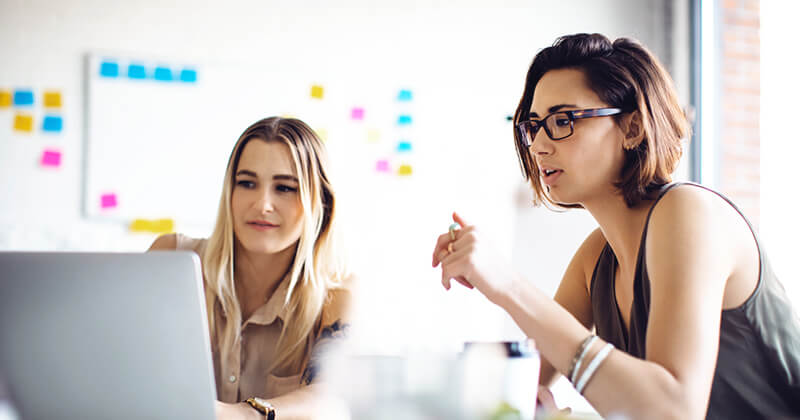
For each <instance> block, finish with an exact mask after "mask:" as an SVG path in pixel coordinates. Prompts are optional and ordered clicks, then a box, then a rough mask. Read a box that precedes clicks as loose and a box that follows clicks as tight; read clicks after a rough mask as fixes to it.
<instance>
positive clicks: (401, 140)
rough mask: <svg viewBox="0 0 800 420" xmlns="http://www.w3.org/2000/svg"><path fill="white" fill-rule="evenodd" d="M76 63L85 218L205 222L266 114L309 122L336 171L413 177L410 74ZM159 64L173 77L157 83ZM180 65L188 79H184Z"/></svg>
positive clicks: (101, 59)
mask: <svg viewBox="0 0 800 420" xmlns="http://www.w3.org/2000/svg"><path fill="white" fill-rule="evenodd" d="M85 68H86V73H85V77H86V84H87V95H86V114H85V115H86V148H85V150H86V152H85V153H86V165H85V167H86V169H85V170H86V173H85V188H84V201H83V205H84V212H85V214H86V215H87V216H89V217H92V218H104V219H110V220H118V221H130V220H132V219H139V218H144V219H155V218H170V219H174V220H176V221H177V222H178V223H181V224H184V225H186V224H200V225H210V224H211V223H213V221H214V220H215V217H216V212H217V208H218V202H219V197H220V193H221V189H222V180H223V177H224V172H225V166H226V164H227V160H228V157H229V155H230V152H231V149H232V147H233V145H234V143H235V142H236V140H237V139H238V137H239V135H240V134H241V132H242V131H244V129H245V128H246V127H247V126H249V125H250V124H252V123H253V122H255V121H257V120H259V119H261V118H265V117H269V116H274V115H279V116H294V117H297V118H300V119H302V120H304V121H305V122H307V123H308V124H309V125H311V126H312V128H314V129H315V130H317V132H318V133H319V134H320V135H321V136H322V137H323V139H324V140H325V141H326V143H327V146H328V149H329V151H330V153H331V154H332V155H340V156H341V157H340V158H337V159H336V160H338V161H339V163H340V165H338V167H339V169H340V172H342V173H341V175H340V177H341V178H352V179H354V180H357V181H359V182H363V181H365V180H371V181H372V182H377V183H378V185H377V187H378V188H381V189H384V188H385V187H386V186H387V185H392V183H393V182H397V180H396V179H395V178H406V179H408V180H405V181H403V180H401V181H399V182H401V183H408V182H413V181H412V179H413V178H414V177H415V176H418V175H417V172H419V171H420V167H419V166H416V165H415V160H416V157H415V156H417V155H418V154H419V152H418V149H419V148H420V143H419V142H417V141H415V140H416V139H415V137H414V136H415V133H416V131H417V130H416V128H415V120H416V119H417V118H418V116H417V115H415V101H416V100H417V97H418V96H419V95H420V92H419V90H416V89H414V86H413V83H411V82H410V81H405V82H402V81H397V82H389V81H387V80H385V79H380V80H378V79H376V80H374V81H372V82H367V83H365V82H363V81H359V80H347V78H345V77H341V78H336V77H320V76H314V75H304V74H302V73H301V72H298V71H296V70H295V69H291V71H287V70H286V67H283V69H281V66H276V67H266V68H265V66H263V65H261V66H255V65H252V64H247V63H200V64H198V63H185V62H181V61H175V60H172V61H168V60H153V59H141V58H131V57H124V56H116V55H109V54H104V55H99V54H98V55H90V56H88V57H87V60H86V66H85ZM109 69H112V70H111V71H109ZM159 69H160V70H159ZM164 69H167V70H166V71H170V72H171V73H170V74H171V78H172V80H160V79H163V77H159V74H158V72H159V71H162V74H161V76H163V71H165V70H164ZM186 70H188V71H190V72H191V74H192V75H193V77H192V78H190V79H189V80H188V81H183V80H181V77H180V75H181V74H182V72H184V71H186ZM409 171H410V174H409ZM422 173H424V170H423V171H422ZM390 189H391V188H390Z"/></svg>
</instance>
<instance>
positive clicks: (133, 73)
mask: <svg viewBox="0 0 800 420" xmlns="http://www.w3.org/2000/svg"><path fill="white" fill-rule="evenodd" d="M146 77H147V71H146V70H145V68H144V66H143V65H141V64H129V65H128V78H129V79H144V78H146Z"/></svg>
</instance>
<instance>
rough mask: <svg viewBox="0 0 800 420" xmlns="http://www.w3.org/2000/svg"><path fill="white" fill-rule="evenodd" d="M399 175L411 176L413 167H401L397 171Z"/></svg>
mask: <svg viewBox="0 0 800 420" xmlns="http://www.w3.org/2000/svg"><path fill="white" fill-rule="evenodd" d="M397 175H401V176H409V175H411V165H400V167H399V168H398V169H397Z"/></svg>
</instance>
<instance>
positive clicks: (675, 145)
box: [514, 34, 691, 207]
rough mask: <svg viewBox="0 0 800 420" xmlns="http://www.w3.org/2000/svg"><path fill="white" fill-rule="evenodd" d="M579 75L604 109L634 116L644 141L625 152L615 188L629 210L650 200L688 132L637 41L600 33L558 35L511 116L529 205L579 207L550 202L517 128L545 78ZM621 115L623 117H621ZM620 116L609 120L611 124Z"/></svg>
mask: <svg viewBox="0 0 800 420" xmlns="http://www.w3.org/2000/svg"><path fill="white" fill-rule="evenodd" d="M565 68H570V69H577V70H580V71H581V72H582V73H583V74H584V76H585V77H586V80H587V82H588V85H589V88H591V89H592V90H593V91H594V92H595V93H596V94H597V95H598V96H599V97H600V99H601V100H602V101H603V102H605V103H607V104H608V106H610V107H614V108H620V109H622V110H624V111H627V112H633V111H639V113H640V114H641V117H642V118H641V120H642V129H643V131H644V136H643V137H642V140H641V142H639V143H638V144H635V145H632V146H633V147H631V148H630V149H629V150H627V149H626V151H625V163H624V165H623V167H622V172H621V173H620V177H619V181H618V182H617V183H616V184H615V186H616V187H617V188H618V189H619V190H620V193H621V194H622V196H623V197H624V198H625V202H626V203H627V205H628V206H629V207H633V206H635V205H636V204H638V203H640V202H641V201H642V200H646V199H652V198H655V197H654V194H656V192H657V191H658V190H659V189H660V187H661V186H662V185H664V184H667V183H669V182H671V180H672V172H673V171H674V170H675V167H676V166H677V164H678V161H679V160H680V157H681V153H682V147H681V140H682V139H683V138H685V137H687V136H688V135H689V134H690V132H691V128H690V126H689V122H688V121H687V119H686V116H685V115H684V112H683V110H682V109H681V107H680V105H679V104H678V95H677V93H676V92H675V88H674V86H673V82H672V78H671V77H670V76H669V74H668V73H667V72H666V70H664V68H663V67H662V65H661V63H659V61H658V59H657V58H656V57H655V56H654V55H653V54H652V53H650V51H648V50H647V49H646V48H645V47H644V46H642V45H641V44H640V43H639V42H637V41H635V40H633V39H629V38H618V39H616V40H615V41H613V42H612V41H611V40H609V39H608V38H606V37H605V36H604V35H601V34H575V35H568V36H562V37H560V38H558V39H556V41H555V42H554V43H553V45H552V46H550V47H547V48H545V49H543V50H541V51H539V53H538V54H536V56H535V57H534V58H533V62H532V63H531V66H530V68H529V69H528V75H527V77H526V79H525V90H524V91H523V93H522V99H520V101H519V106H518V107H517V111H516V113H515V114H514V139H515V141H516V148H517V155H518V157H519V160H520V165H521V167H522V173H523V175H524V176H525V179H527V180H530V182H531V186H532V187H533V191H534V197H533V202H534V205H540V204H542V203H546V204H552V205H555V206H557V207H581V206H580V205H567V204H563V203H556V202H554V201H553V200H552V199H551V198H550V197H549V196H548V195H547V194H546V192H545V190H544V187H543V186H542V183H541V180H540V179H539V175H538V174H539V168H538V167H537V164H536V160H535V159H532V158H531V156H530V154H529V152H528V147H527V146H526V145H525V142H523V139H522V138H521V134H520V133H519V130H517V129H516V127H517V124H519V123H520V122H522V121H524V120H526V119H528V115H529V113H530V108H531V103H532V102H533V93H534V90H535V89H536V85H537V84H538V83H539V80H540V79H541V78H542V76H544V74H545V73H547V72H548V71H551V70H557V69H565ZM622 115H624V114H622ZM622 115H617V116H615V117H614V118H615V120H616V121H617V122H619V121H620V118H621V117H622Z"/></svg>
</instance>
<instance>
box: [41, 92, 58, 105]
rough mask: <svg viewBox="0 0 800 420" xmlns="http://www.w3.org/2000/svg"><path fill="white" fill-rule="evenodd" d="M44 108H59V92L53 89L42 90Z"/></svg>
mask: <svg viewBox="0 0 800 420" xmlns="http://www.w3.org/2000/svg"><path fill="white" fill-rule="evenodd" d="M44 107H45V108H61V92H57V91H54V90H51V91H45V92H44Z"/></svg>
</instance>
